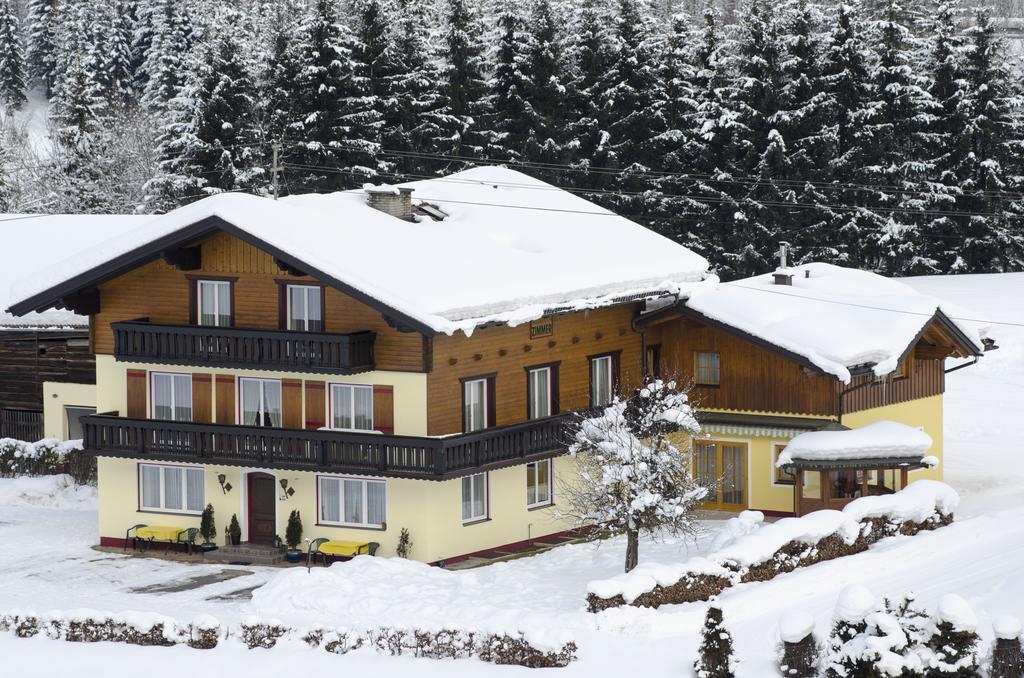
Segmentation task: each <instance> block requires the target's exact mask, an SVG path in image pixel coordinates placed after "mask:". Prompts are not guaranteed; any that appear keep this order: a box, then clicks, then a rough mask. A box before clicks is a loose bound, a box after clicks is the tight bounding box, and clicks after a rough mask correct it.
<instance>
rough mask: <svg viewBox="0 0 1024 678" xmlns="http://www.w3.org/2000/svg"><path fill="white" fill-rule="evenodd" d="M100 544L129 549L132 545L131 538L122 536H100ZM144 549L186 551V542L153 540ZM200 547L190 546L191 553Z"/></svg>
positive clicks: (196, 551) (197, 551)
mask: <svg viewBox="0 0 1024 678" xmlns="http://www.w3.org/2000/svg"><path fill="white" fill-rule="evenodd" d="M100 546H107V547H110V548H115V549H124V548H128V549H130V548H131V547H132V540H131V539H124V538H123V537H100ZM146 551H157V552H159V551H181V552H182V553H186V552H187V551H188V549H187V544H172V543H170V542H166V541H155V542H153V544H152V546H150V545H148V544H147V546H146ZM200 551H201V549H200V548H199V545H198V544H197V545H195V546H193V547H192V553H199V552H200Z"/></svg>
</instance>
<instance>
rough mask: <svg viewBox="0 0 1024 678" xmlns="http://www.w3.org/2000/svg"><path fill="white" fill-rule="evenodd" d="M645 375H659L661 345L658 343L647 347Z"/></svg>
mask: <svg viewBox="0 0 1024 678" xmlns="http://www.w3.org/2000/svg"><path fill="white" fill-rule="evenodd" d="M647 376H649V377H653V378H655V379H658V378H660V377H661V346H659V345H658V344H654V345H652V346H648V347H647Z"/></svg>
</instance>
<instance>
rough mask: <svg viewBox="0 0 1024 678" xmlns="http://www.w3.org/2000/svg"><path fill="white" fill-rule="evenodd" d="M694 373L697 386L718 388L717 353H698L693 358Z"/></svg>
mask: <svg viewBox="0 0 1024 678" xmlns="http://www.w3.org/2000/svg"><path fill="white" fill-rule="evenodd" d="M695 362H696V366H695V369H694V372H695V374H696V376H697V384H698V385H699V386H718V385H719V383H721V373H720V371H719V358H718V354H717V353H704V352H698V353H697V355H696V357H695Z"/></svg>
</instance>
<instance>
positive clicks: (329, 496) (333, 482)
mask: <svg viewBox="0 0 1024 678" xmlns="http://www.w3.org/2000/svg"><path fill="white" fill-rule="evenodd" d="M340 507H341V482H340V481H338V480H337V479H336V478H321V479H320V519H321V520H323V521H325V522H329V523H338V522H341V512H340Z"/></svg>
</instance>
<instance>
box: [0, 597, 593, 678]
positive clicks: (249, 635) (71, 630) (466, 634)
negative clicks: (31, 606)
mask: <svg viewBox="0 0 1024 678" xmlns="http://www.w3.org/2000/svg"><path fill="white" fill-rule="evenodd" d="M0 632H7V633H12V634H13V635H15V636H16V637H18V638H31V637H34V636H38V635H42V636H45V637H47V638H50V639H53V640H64V641H68V642H77V643H95V642H100V641H106V642H114V643H127V644H129V645H150V646H152V645H156V646H167V647H169V646H172V645H188V646H189V647H193V648H196V649H201V650H211V649H213V648H215V647H217V646H218V645H220V644H221V643H222V642H225V641H227V640H228V639H229V638H231V639H236V638H237V639H239V640H240V641H241V643H242V645H244V646H245V647H247V648H249V649H256V648H264V649H270V648H273V647H275V646H276V645H277V644H278V642H280V641H282V640H290V641H293V642H300V643H304V644H305V645H307V646H309V647H311V648H320V649H323V650H326V651H328V652H332V653H334V654H345V653H347V652H350V651H352V650H356V649H360V648H372V649H374V650H376V651H378V652H381V653H384V654H390V655H395V656H399V655H405V656H413V657H427V658H432V659H463V658H469V657H476V658H477V659H480V660H482V661H486V662H491V663H494V664H513V665H516V666H525V667H528V668H551V667H561V666H568V664H569V662H571V661H573V660H574V659H575V658H576V644H575V643H572V642H569V643H565V644H564V645H562V646H561V647H560V648H557V649H555V650H549V649H538V648H537V647H535V646H534V645H532V644H531V643H530V642H529V641H528V640H526V638H524V637H523V636H522V635H521V634H486V633H475V632H472V631H462V630H458V629H443V630H430V631H425V630H421V629H403V628H386V627H381V628H374V629H367V630H360V631H354V630H349V629H338V628H323V627H315V628H313V629H305V630H302V629H293V628H289V627H287V626H285V625H283V624H282V623H280V622H276V621H267V622H265V621H262V620H259V619H255V618H252V619H247V620H245V621H244V622H243V623H242V624H241V626H240V627H239V628H238V629H231V628H228V627H224V626H221V624H220V622H218V621H217V620H216V619H214V618H213V617H211V616H209V615H200V616H199V617H197V618H196V619H194V620H192V622H190V623H188V624H179V623H177V622H176V621H175V620H174V619H172V618H170V617H165V616H163V615H160V614H155V613H145V612H126V613H120V614H110V613H105V612H97V611H95V610H73V611H68V612H52V613H50V614H47V615H39V614H36V613H34V612H21V611H12V612H6V613H0Z"/></svg>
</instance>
